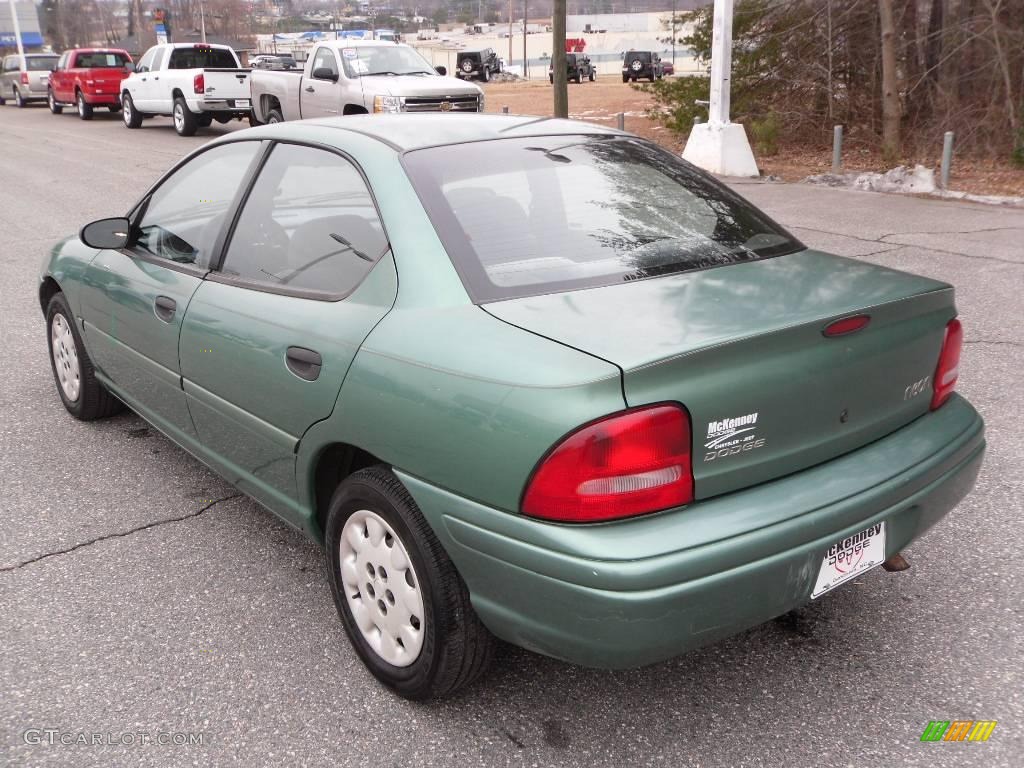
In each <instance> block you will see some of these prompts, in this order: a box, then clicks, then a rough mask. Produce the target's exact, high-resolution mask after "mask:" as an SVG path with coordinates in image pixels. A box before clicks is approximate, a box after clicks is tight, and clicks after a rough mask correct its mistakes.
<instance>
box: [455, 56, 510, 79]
mask: <svg viewBox="0 0 1024 768" xmlns="http://www.w3.org/2000/svg"><path fill="white" fill-rule="evenodd" d="M499 72H501V59H499V58H498V54H497V53H495V52H494V49H493V48H481V49H480V50H479V51H459V58H458V60H457V61H456V65H455V76H456V77H458V78H461V79H463V80H472V79H473V78H480V79H481V80H483V81H484V82H485V83H486V82H488V81H489V80H490V79H491V75H496V74H498V73H499Z"/></svg>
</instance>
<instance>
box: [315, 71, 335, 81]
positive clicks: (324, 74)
mask: <svg viewBox="0 0 1024 768" xmlns="http://www.w3.org/2000/svg"><path fill="white" fill-rule="evenodd" d="M313 77H314V78H315V79H317V80H330V81H331V82H332V83H336V82H338V73H337V72H335V71H334V70H332V69H330V68H329V67H317V68H316V69H314V70H313Z"/></svg>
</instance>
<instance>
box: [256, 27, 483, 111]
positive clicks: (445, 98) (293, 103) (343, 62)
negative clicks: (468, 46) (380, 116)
mask: <svg viewBox="0 0 1024 768" xmlns="http://www.w3.org/2000/svg"><path fill="white" fill-rule="evenodd" d="M446 75H447V73H446V71H445V68H444V67H437V68H436V70H435V69H434V68H433V67H431V66H430V64H429V62H427V60H426V59H424V58H423V57H422V56H421V55H420V54H419V53H417V52H416V50H415V49H414V48H412V47H410V46H408V45H404V44H400V43H397V44H396V43H392V42H385V41H383V40H331V41H327V42H323V43H320V44H319V45H317V47H316V48H315V49H314V50H313V52H312V54H311V55H310V57H309V58H308V59H306V64H305V66H304V67H303V70H302V73H301V74H300V73H298V72H274V71H271V70H256V71H254V72H253V73H252V105H253V118H254V120H255V122H260V123H280V122H282V121H284V120H301V119H303V118H308V117H329V116H332V115H356V114H363V113H367V112H369V113H374V112H483V111H484V94H483V91H481V90H480V88H479V87H477V86H475V85H473V84H471V83H465V82H463V81H461V80H457V79H456V78H454V77H447V76H446Z"/></svg>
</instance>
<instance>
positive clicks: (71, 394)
mask: <svg viewBox="0 0 1024 768" xmlns="http://www.w3.org/2000/svg"><path fill="white" fill-rule="evenodd" d="M46 329H47V334H46V337H47V342H48V343H49V347H50V366H51V368H52V369H53V379H54V381H55V382H56V384H57V394H58V395H60V399H61V402H63V403H64V407H65V408H66V409H67V410H68V413H70V414H71V415H72V416H74V417H75V418H76V419H81V420H82V421H92V420H93V419H100V418H103V417H104V416H112V415H114V414H115V413H117V412H118V411H121V410H123V408H124V405H123V404H122V403H121V401H120V400H118V399H117V398H116V397H114V396H113V395H112V394H110V392H108V391H107V389H106V388H105V387H104V386H103V385H102V384H100V382H99V381H98V380H97V379H96V375H95V373H94V372H93V367H92V361H91V360H90V359H89V355H88V353H87V352H86V351H85V347H84V346H83V345H82V338H81V336H79V335H78V329H77V328H76V327H75V323H74V315H73V314H72V313H71V309H70V308H69V307H68V303H67V300H66V299H65V298H64V294H63V293H57V294H54V296H53V298H52V299H50V303H49V304H48V305H47V307H46Z"/></svg>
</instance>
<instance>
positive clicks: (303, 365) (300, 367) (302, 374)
mask: <svg viewBox="0 0 1024 768" xmlns="http://www.w3.org/2000/svg"><path fill="white" fill-rule="evenodd" d="M285 365H287V366H288V370H289V371H291V372H292V373H294V374H295V375H296V376H298V377H299V378H300V379H305V380H306V381H316V379H317V377H318V376H320V367H321V366H322V365H323V358H321V357H320V353H319V352H314V351H313V350H312V349H306V348H305V347H288V352H287V354H285Z"/></svg>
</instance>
